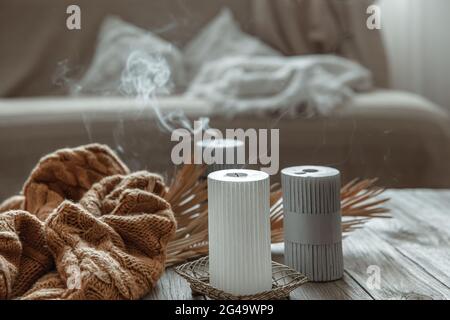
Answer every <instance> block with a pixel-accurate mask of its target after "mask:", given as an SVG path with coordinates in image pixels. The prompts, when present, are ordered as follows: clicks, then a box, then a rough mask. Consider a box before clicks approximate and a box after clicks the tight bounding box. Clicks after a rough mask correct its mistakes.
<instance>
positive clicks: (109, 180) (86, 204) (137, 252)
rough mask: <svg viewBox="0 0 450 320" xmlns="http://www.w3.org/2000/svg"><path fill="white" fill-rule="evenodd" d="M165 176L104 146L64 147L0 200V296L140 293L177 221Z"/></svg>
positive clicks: (153, 277)
mask: <svg viewBox="0 0 450 320" xmlns="http://www.w3.org/2000/svg"><path fill="white" fill-rule="evenodd" d="M165 192H166V190H165V186H164V183H163V180H162V178H161V177H159V176H157V175H154V174H151V173H148V172H143V171H142V172H136V173H132V174H130V173H129V170H128V168H127V167H126V166H125V165H124V164H123V163H122V162H121V161H120V160H119V159H118V158H117V156H115V155H114V153H113V152H112V151H111V150H110V149H109V148H108V147H106V146H102V145H97V144H93V145H87V146H83V147H79V148H75V149H62V150H59V151H57V152H55V153H53V154H50V155H48V156H46V157H44V158H43V159H42V160H41V161H40V162H39V164H38V165H37V166H36V168H35V169H34V170H33V171H32V173H31V175H30V177H29V178H28V180H27V181H26V183H25V185H24V188H23V195H20V196H15V197H12V198H10V199H8V200H6V201H5V202H3V203H2V204H0V299H11V298H23V299H138V298H140V297H142V296H143V295H145V294H146V293H147V292H148V291H149V289H150V288H152V287H153V285H154V284H155V283H156V281H157V280H158V279H159V277H160V276H161V274H162V273H163V271H164V263H165V258H166V248H167V243H168V241H169V240H170V238H171V237H172V236H173V235H174V233H175V229H176V223H175V219H174V216H173V212H172V209H171V207H170V204H169V203H168V202H167V201H165V200H164V199H163V195H164V193H165Z"/></svg>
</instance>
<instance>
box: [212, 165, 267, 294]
mask: <svg viewBox="0 0 450 320" xmlns="http://www.w3.org/2000/svg"><path fill="white" fill-rule="evenodd" d="M269 189H270V185H269V175H268V174H267V173H264V172H261V171H256V170H244V169H230V170H221V171H215V172H213V173H210V174H209V175H208V227H209V273H210V283H211V285H212V286H214V287H216V288H219V289H221V290H223V291H226V292H228V293H231V294H235V295H249V294H255V293H258V292H262V291H266V290H270V289H271V287H272V266H271V253H270V220H269V219H270V218H269V214H270V211H269V210H270V208H269Z"/></svg>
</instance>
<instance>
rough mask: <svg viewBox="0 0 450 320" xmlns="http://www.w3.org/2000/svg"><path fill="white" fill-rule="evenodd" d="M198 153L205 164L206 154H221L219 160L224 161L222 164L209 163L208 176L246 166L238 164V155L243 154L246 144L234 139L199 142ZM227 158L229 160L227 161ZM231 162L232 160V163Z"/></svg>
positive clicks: (197, 145)
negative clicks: (212, 173) (215, 172)
mask: <svg viewBox="0 0 450 320" xmlns="http://www.w3.org/2000/svg"><path fill="white" fill-rule="evenodd" d="M196 148H197V150H196V152H201V154H202V156H203V157H202V158H203V162H204V163H205V160H206V159H204V152H205V150H206V153H208V154H212V155H213V156H214V155H218V154H220V155H221V156H220V157H218V158H221V159H222V163H209V164H208V167H207V169H206V176H207V175H208V174H209V173H211V172H214V171H219V170H225V169H239V168H242V167H243V166H244V164H238V153H239V152H243V151H244V150H243V148H244V143H243V142H242V141H240V140H234V139H206V140H201V141H198V142H197V144H196ZM227 157H228V158H229V159H228V161H227ZM230 160H232V161H231V162H232V163H230Z"/></svg>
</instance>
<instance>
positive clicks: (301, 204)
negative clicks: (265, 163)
mask: <svg viewBox="0 0 450 320" xmlns="http://www.w3.org/2000/svg"><path fill="white" fill-rule="evenodd" d="M281 184H282V190H283V211H284V219H283V221H284V238H285V244H284V252H285V263H286V264H287V265H289V266H291V267H292V268H295V269H296V270H298V271H300V272H302V273H304V274H305V275H306V276H307V277H308V278H309V279H310V280H311V281H331V280H336V279H339V278H342V275H343V272H344V266H343V256H342V231H341V206H340V173H339V171H338V170H336V169H333V168H328V167H320V166H299V167H290V168H286V169H283V170H282V171H281Z"/></svg>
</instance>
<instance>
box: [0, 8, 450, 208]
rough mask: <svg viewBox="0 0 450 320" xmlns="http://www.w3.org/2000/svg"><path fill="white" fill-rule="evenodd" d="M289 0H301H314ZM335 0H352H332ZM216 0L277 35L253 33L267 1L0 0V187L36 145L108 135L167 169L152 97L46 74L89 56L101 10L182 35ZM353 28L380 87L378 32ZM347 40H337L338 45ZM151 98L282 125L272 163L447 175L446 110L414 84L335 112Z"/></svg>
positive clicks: (403, 177) (178, 38)
mask: <svg viewBox="0 0 450 320" xmlns="http://www.w3.org/2000/svg"><path fill="white" fill-rule="evenodd" d="M261 1H263V0H261ZM264 1H265V0H264ZM266 2H267V1H266ZM286 2H289V1H286ZM295 2H296V3H300V4H302V5H307V4H308V3H311V2H312V1H306V0H305V1H303V2H298V1H295ZM338 2H341V3H350V4H353V3H355V2H354V1H352V0H348V1H337V2H336V1H330V3H338ZM71 3H79V4H80V6H81V8H82V14H83V16H84V17H85V20H83V21H84V22H83V25H82V30H81V31H67V30H65V28H64V19H65V7H66V6H67V5H68V4H71ZM223 3H226V4H227V5H228V6H230V7H231V8H232V9H233V11H234V13H235V15H236V16H237V17H238V19H239V20H240V21H241V24H242V25H243V28H244V29H245V30H247V31H248V32H251V33H253V34H256V35H258V36H260V37H261V38H263V39H264V40H266V41H267V42H268V43H270V44H272V45H273V46H276V45H277V43H276V42H277V41H271V40H273V34H271V33H270V32H267V33H264V32H263V33H261V34H258V30H260V31H261V30H264V28H262V29H261V28H258V27H255V25H257V21H256V20H258V19H256V18H255V17H254V16H252V15H253V14H254V13H255V12H258V10H259V11H260V10H262V9H264V7H260V6H257V7H255V6H254V2H253V1H250V0H249V1H241V0H233V1H214V2H212V1H208V0H192V1H189V5H187V2H184V1H175V0H170V1H138V0H132V1H126V2H125V1H118V0H114V1H106V0H98V1H95V4H93V3H92V1H87V0H86V1H75V2H74V1H53V0H41V1H39V5H38V4H37V3H35V1H29V2H28V1H26V2H24V1H16V0H5V1H2V3H1V4H0V12H1V13H0V35H1V36H0V41H1V42H0V46H1V49H2V50H0V70H2V72H1V73H0V78H1V79H0V80H1V81H0V94H1V96H3V98H1V99H0V147H1V149H0V150H2V151H1V152H0V199H3V198H5V197H7V196H9V195H11V194H14V193H16V192H17V191H19V190H20V188H21V185H22V183H23V182H24V180H25V178H26V176H27V174H28V173H29V171H30V170H31V169H32V167H33V165H34V164H35V163H36V162H37V161H38V159H39V158H40V157H41V156H43V155H45V154H46V153H48V152H51V151H53V150H55V149H57V148H61V147H66V146H76V145H79V144H83V143H88V142H102V143H107V144H109V145H110V146H111V147H113V148H114V149H115V150H117V152H118V153H119V155H120V156H121V157H122V158H123V159H124V160H125V161H126V162H127V163H128V164H129V165H130V167H131V168H133V169H136V170H138V169H148V170H152V171H158V172H161V173H162V174H164V175H168V174H170V172H171V170H172V167H173V166H172V164H171V163H170V150H171V146H172V144H171V143H170V141H169V140H170V137H169V135H167V134H165V133H163V132H162V131H161V130H160V129H159V127H158V123H157V121H156V120H155V117H154V114H153V112H152V109H151V107H150V106H145V107H139V106H138V105H137V104H136V102H135V101H133V100H130V99H126V98H121V97H86V98H69V97H65V96H63V94H64V88H60V87H57V86H55V85H54V84H53V83H52V82H51V77H52V74H53V73H54V70H55V68H56V64H57V62H58V61H60V60H62V59H66V58H68V59H70V60H71V61H72V62H73V63H75V64H77V63H78V64H80V65H81V66H82V67H84V68H86V67H87V66H88V65H89V61H90V59H91V57H92V53H93V50H94V47H95V36H96V33H97V31H98V26H99V24H100V22H101V18H102V17H104V16H105V15H107V14H110V13H113V14H118V15H121V16H122V17H123V18H124V19H126V20H128V21H131V22H133V23H136V24H138V25H140V26H142V27H147V28H152V30H155V29H158V30H161V36H163V37H165V38H166V39H169V40H172V41H173V42H174V43H176V44H177V45H179V46H182V45H183V44H184V43H185V42H186V41H187V40H188V39H189V38H190V37H192V35H193V34H195V32H196V31H197V30H198V29H199V28H200V27H201V26H202V25H204V24H205V23H206V22H207V21H208V20H209V19H210V18H211V17H213V16H214V15H215V14H216V13H217V12H218V10H219V8H220V7H221V5H223ZM261 3H262V2H261ZM261 3H260V4H261ZM280 3H281V1H280ZM314 3H316V2H314ZM358 3H359V4H361V3H368V1H362V2H361V1H360V2H358ZM270 5H272V4H270ZM24 6H28V7H27V10H24ZM32 9H33V10H32ZM256 9H257V10H256ZM255 10H256V11H255ZM352 10H354V8H353V7H352ZM299 16H300V14H299ZM5 17H6V18H7V19H6V18H5ZM2 18H5V19H2ZM291 18H292V17H291ZM5 20H7V21H6V22H5ZM25 25H26V26H27V28H25V27H24V26H25ZM311 25H315V24H314V23H313V22H311ZM355 25H356V26H357V24H354V26H355ZM289 30H290V29H289ZM352 30H353V31H354V37H353V38H352V39H353V42H354V43H353V44H354V45H355V46H357V45H358V46H364V40H366V41H368V44H367V46H369V47H370V46H374V44H376V48H377V51H374V52H373V55H372V56H371V55H370V54H368V53H367V52H366V51H364V50H362V51H358V52H359V54H360V56H359V57H354V58H355V59H357V60H359V61H360V62H361V63H363V64H364V65H366V66H367V67H369V68H371V70H372V71H373V72H374V75H375V80H376V82H377V85H378V86H379V87H386V86H387V82H386V75H387V73H386V69H387V65H386V63H385V60H384V56H383V47H382V43H381V42H380V38H379V35H374V34H373V33H367V32H368V31H367V30H364V28H359V29H358V30H354V29H350V31H352ZM313 31H314V30H313ZM346 32H349V30H347V31H346ZM313 33H314V32H313ZM364 33H367V34H366V36H364ZM314 34H315V35H317V32H315V33H314ZM286 39H288V38H286ZM306 42H307V41H306ZM306 42H305V43H306ZM280 46H282V44H280ZM288 47H289V46H286V48H288ZM300 47H302V46H301V45H300ZM319 47H320V46H319ZM296 50H297V51H298V50H299V49H296ZM336 50H337V49H336ZM366 50H367V48H366ZM284 51H285V50H284ZM319 51H320V50H319ZM320 52H321V51H320ZM327 52H328V51H327ZM345 52H346V51H345V50H343V51H342V52H338V50H337V53H342V55H346V54H345ZM377 52H381V53H380V54H377ZM286 53H292V52H286ZM293 53H298V52H293ZM301 53H302V52H301ZM305 53H310V52H305ZM160 107H161V109H162V111H163V112H169V111H171V110H175V109H182V110H183V111H184V112H185V113H186V114H187V115H188V116H189V117H190V118H192V119H195V118H197V117H199V116H211V126H212V127H215V128H219V129H224V128H279V129H280V140H281V141H280V161H281V164H280V165H281V167H284V166H288V165H298V164H324V165H330V166H334V167H337V168H339V169H340V170H341V171H342V173H343V176H344V180H349V179H352V178H354V177H361V178H366V177H379V178H380V182H379V183H380V184H381V185H384V186H386V187H450V170H449V169H448V167H449V166H448V164H449V163H450V148H449V146H450V130H449V128H450V126H449V119H448V115H447V112H446V111H444V110H443V109H442V108H440V107H439V106H436V105H434V104H433V103H431V102H429V101H427V100H425V99H424V98H422V97H420V96H417V95H414V94H411V93H406V92H399V91H393V90H388V89H378V90H375V91H373V92H369V93H364V94H358V95H357V96H356V97H355V99H354V101H353V102H352V103H349V104H348V105H346V106H344V107H343V108H341V109H339V110H338V111H336V112H335V113H334V114H333V115H331V116H329V117H319V118H313V119H305V118H301V117H298V118H282V119H277V118H276V117H271V116H266V117H255V116H252V115H243V116H237V117H234V118H228V117H225V116H221V115H217V114H214V113H213V109H212V108H211V106H210V105H208V103H207V102H205V101H199V100H191V99H186V98H184V97H181V96H172V97H169V98H165V99H162V100H160ZM272 179H273V180H277V179H279V178H278V177H277V176H274V177H273V178H272Z"/></svg>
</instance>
